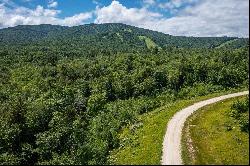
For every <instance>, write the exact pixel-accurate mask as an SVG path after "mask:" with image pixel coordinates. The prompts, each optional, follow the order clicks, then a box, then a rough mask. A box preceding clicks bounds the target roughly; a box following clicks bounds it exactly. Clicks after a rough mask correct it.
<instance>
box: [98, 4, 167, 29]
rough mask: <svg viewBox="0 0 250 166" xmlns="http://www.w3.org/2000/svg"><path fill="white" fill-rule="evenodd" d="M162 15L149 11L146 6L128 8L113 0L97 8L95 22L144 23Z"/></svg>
mask: <svg viewBox="0 0 250 166" xmlns="http://www.w3.org/2000/svg"><path fill="white" fill-rule="evenodd" d="M161 16H162V15H161V14H159V13H154V12H150V11H148V10H147V9H146V8H141V9H138V8H130V9H128V8H126V7H125V6H123V5H122V4H120V3H119V2H118V1H112V3H111V4H110V5H109V6H105V7H103V8H97V9H96V20H95V23H109V22H114V23H120V22H121V23H126V24H131V25H136V26H139V25H143V24H144V23H145V22H147V21H150V20H155V19H157V18H159V17H161Z"/></svg>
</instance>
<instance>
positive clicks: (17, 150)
mask: <svg viewBox="0 0 250 166" xmlns="http://www.w3.org/2000/svg"><path fill="white" fill-rule="evenodd" d="M140 36H143V37H140ZM149 46H150V47H149ZM248 66H249V39H246V38H234V37H200V38H199V37H182V36H171V35H166V34H163V33H159V32H155V31H150V30H146V29H141V28H137V27H133V26H128V25H124V24H100V25H96V24H89V25H83V26H76V27H63V26H52V25H38V26H17V27H13V28H6V29H1V30H0V114H1V116H0V163H1V164H27V165H33V164H75V165H77V164H88V165H91V164H108V163H107V157H108V155H109V152H110V151H111V150H112V149H114V148H117V147H119V146H120V144H119V139H118V133H119V131H120V130H121V129H122V128H123V127H125V126H126V125H131V124H134V123H136V121H137V118H138V116H139V115H141V114H143V113H146V112H149V111H152V110H154V109H155V108H158V107H160V106H163V105H165V104H166V103H169V102H173V101H175V100H178V99H185V98H190V97H195V96H202V95H206V94H210V93H214V92H220V91H225V90H228V89H233V88H246V87H247V88H248V86H249V82H248V81H249V67H248ZM234 108H235V110H237V105H235V106H234ZM236 114H237V111H236V113H234V114H233V115H232V116H236ZM248 123H249V122H248ZM244 125H245V124H243V126H244ZM243 129H244V130H245V127H243Z"/></svg>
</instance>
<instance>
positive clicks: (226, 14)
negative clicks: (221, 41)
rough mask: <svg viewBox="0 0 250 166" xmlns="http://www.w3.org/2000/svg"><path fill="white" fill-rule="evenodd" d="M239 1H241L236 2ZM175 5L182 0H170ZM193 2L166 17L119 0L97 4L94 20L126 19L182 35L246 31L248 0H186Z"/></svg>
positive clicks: (208, 34) (127, 22)
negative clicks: (171, 15) (173, 14)
mask: <svg viewBox="0 0 250 166" xmlns="http://www.w3.org/2000/svg"><path fill="white" fill-rule="evenodd" d="M239 1H240V2H239ZM170 2H171V3H172V5H173V7H172V8H173V9H174V8H178V7H180V6H182V5H183V3H184V1H183V0H171V1H170ZM187 2H188V3H194V2H197V3H196V4H193V6H188V7H186V8H184V9H182V10H179V11H178V13H177V15H176V16H173V17H171V18H165V17H163V16H162V15H161V14H160V13H155V12H150V11H149V10H148V9H147V8H141V9H139V8H126V7H125V6H123V5H122V4H121V3H119V2H118V1H113V2H112V3H111V4H110V5H109V6H105V7H103V8H97V10H96V15H97V16H96V20H95V22H96V23H118V22H120V23H125V24H130V25H135V26H139V27H143V28H148V29H152V30H157V31H161V32H164V33H167V34H171V35H184V36H225V35H227V36H239V37H243V36H244V37H247V36H248V35H249V32H248V31H249V11H248V10H249V3H248V0H238V1H237V2H236V1H235V0H203V1H199V2H198V1H197V0H187V1H185V3H187Z"/></svg>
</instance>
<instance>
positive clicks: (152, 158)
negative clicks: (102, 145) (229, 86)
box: [108, 90, 240, 165]
mask: <svg viewBox="0 0 250 166" xmlns="http://www.w3.org/2000/svg"><path fill="white" fill-rule="evenodd" d="M236 91H240V90H232V91H228V92H220V93H213V94H210V95H206V96H201V97H195V98H191V99H187V100H177V101H175V102H171V103H166V105H165V106H163V107H160V108H157V109H156V110H154V111H152V112H148V113H145V114H143V115H141V116H140V117H139V122H138V123H136V124H134V125H132V126H127V127H125V128H124V129H123V130H122V131H121V132H120V135H119V140H120V147H119V148H118V149H115V150H113V151H111V152H110V156H109V159H108V163H109V164H115V165H124V164H129V165H142V164H143V165H155V164H160V163H161V156H162V143H163V138H164V135H165V132H166V127H167V123H168V121H169V120H170V119H171V117H172V116H173V115H174V114H175V113H176V112H177V111H179V110H181V109H182V108H184V107H187V106H189V105H192V104H193V103H195V102H198V101H202V100H206V99H209V98H212V97H216V96H221V95H224V94H228V93H233V92H236Z"/></svg>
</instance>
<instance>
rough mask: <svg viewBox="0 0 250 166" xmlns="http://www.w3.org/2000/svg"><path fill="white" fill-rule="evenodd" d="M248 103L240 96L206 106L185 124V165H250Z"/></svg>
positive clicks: (245, 98) (183, 142) (183, 153)
mask: <svg viewBox="0 0 250 166" xmlns="http://www.w3.org/2000/svg"><path fill="white" fill-rule="evenodd" d="M248 127H249V101H248V97H237V98H233V99H228V100H225V101H221V102H218V103H216V104H212V105H209V106H206V107H204V108H202V109H200V110H198V111H197V112H195V113H194V114H193V115H192V116H191V117H190V118H189V119H188V120H187V122H186V123H185V127H184V129H183V136H182V147H183V148H182V149H183V152H182V156H183V160H184V163H185V164H196V165H197V164H201V165H204V164H205V165H210V164H219V165H221V164H223V165H224V164H226V165H228V164H229V165H231V164H233V165H242V164H244V165H249V130H248Z"/></svg>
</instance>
